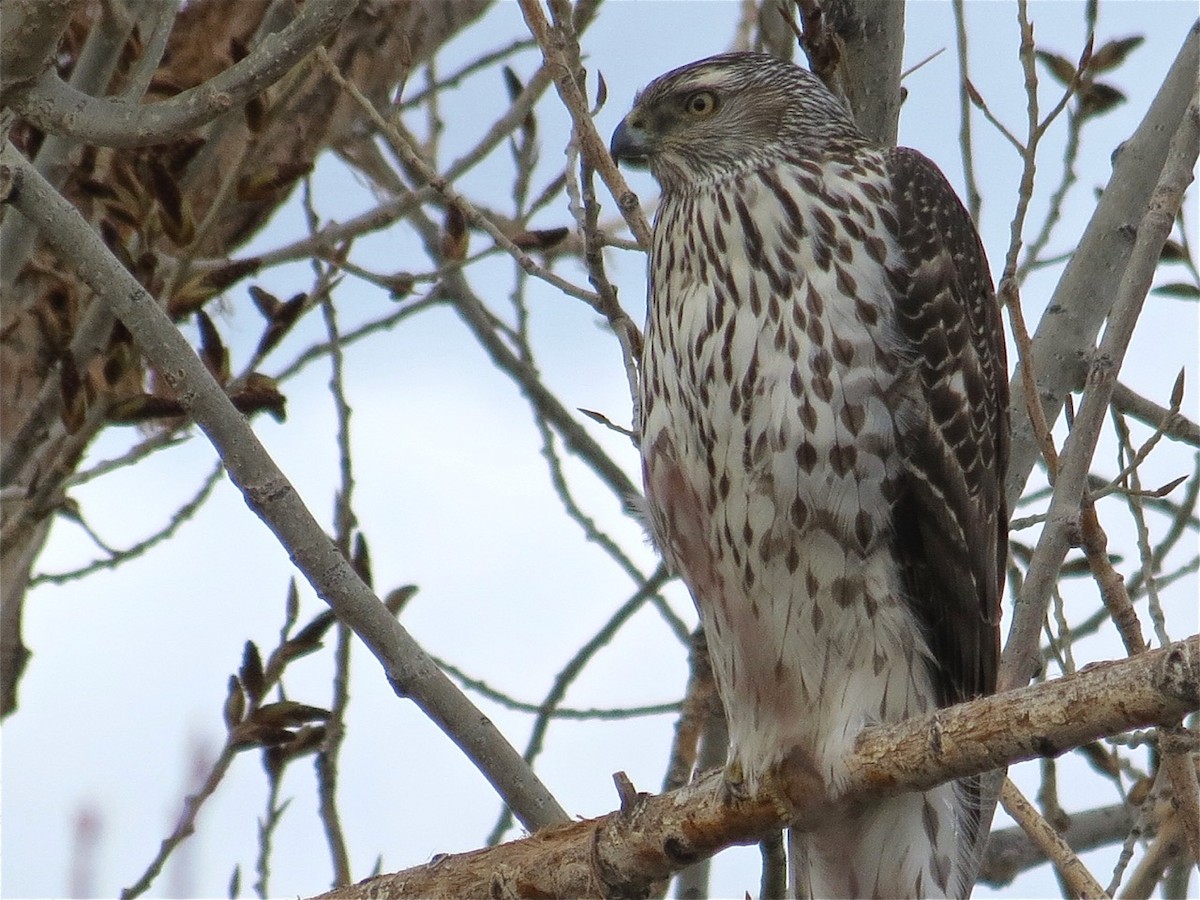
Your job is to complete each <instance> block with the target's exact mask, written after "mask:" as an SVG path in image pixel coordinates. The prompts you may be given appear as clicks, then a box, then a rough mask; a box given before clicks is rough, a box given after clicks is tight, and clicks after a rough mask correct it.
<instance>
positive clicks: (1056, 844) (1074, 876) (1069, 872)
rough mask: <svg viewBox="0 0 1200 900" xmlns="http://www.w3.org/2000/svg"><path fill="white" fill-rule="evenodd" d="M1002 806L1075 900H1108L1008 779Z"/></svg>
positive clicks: (1070, 850) (1001, 795)
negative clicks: (1087, 899)
mask: <svg viewBox="0 0 1200 900" xmlns="http://www.w3.org/2000/svg"><path fill="white" fill-rule="evenodd" d="M1000 802H1001V803H1002V804H1004V809H1005V811H1006V812H1007V813H1008V814H1009V815H1010V816H1012V817H1013V819H1015V820H1016V822H1017V823H1018V824H1019V825H1020V826H1021V827H1022V828H1023V829H1024V830H1025V833H1026V834H1027V835H1029V838H1030V840H1032V841H1033V842H1034V843H1035V844H1037V846H1038V847H1039V848H1040V849H1041V850H1042V852H1043V853H1045V854H1046V857H1047V858H1048V859H1049V860H1050V861H1051V862H1052V863H1054V866H1055V868H1057V869H1058V872H1059V874H1060V875H1061V876H1062V878H1063V880H1064V881H1065V882H1066V884H1067V886H1068V888H1070V890H1071V893H1072V894H1073V895H1074V896H1076V897H1096V898H1099V897H1107V896H1108V894H1106V893H1105V892H1104V888H1102V887H1100V885H1099V884H1097V883H1096V879H1094V878H1092V876H1091V873H1090V872H1088V870H1087V867H1086V866H1084V865H1083V863H1081V862H1080V861H1079V857H1078V856H1076V855H1075V852H1074V851H1073V850H1072V849H1071V847H1070V845H1069V844H1068V843H1067V842H1066V841H1064V840H1063V839H1062V838H1061V837H1060V836H1059V834H1058V832H1057V831H1055V830H1054V829H1053V828H1052V827H1051V826H1050V823H1049V822H1047V821H1046V820H1045V819H1043V818H1042V817H1041V816H1040V815H1038V811H1037V810H1036V809H1035V808H1034V806H1033V804H1032V803H1030V802H1029V801H1028V800H1026V799H1025V797H1024V795H1023V794H1022V793H1021V792H1020V791H1019V790H1017V786H1016V785H1015V784H1013V783H1012V781H1010V780H1009V779H1007V778H1006V779H1005V780H1004V787H1003V788H1001V789H1000Z"/></svg>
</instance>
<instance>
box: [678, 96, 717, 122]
mask: <svg viewBox="0 0 1200 900" xmlns="http://www.w3.org/2000/svg"><path fill="white" fill-rule="evenodd" d="M684 108H685V109H686V110H687V111H688V112H689V113H691V114H692V115H693V116H696V117H698V118H704V117H705V116H711V115H712V114H713V113H714V112H715V111H716V109H717V95H716V94H714V93H713V92H712V91H696V93H694V94H692V95H691V96H690V97H688V98H687V100H685V101H684Z"/></svg>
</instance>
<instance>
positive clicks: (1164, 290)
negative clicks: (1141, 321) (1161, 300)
mask: <svg viewBox="0 0 1200 900" xmlns="http://www.w3.org/2000/svg"><path fill="white" fill-rule="evenodd" d="M1150 293H1152V294H1158V295H1159V296H1162V297H1178V298H1179V299H1180V300H1200V287H1196V285H1194V284H1191V283H1189V282H1186V281H1173V282H1171V283H1170V284H1160V285H1159V286H1158V287H1156V288H1153V289H1151V291H1150Z"/></svg>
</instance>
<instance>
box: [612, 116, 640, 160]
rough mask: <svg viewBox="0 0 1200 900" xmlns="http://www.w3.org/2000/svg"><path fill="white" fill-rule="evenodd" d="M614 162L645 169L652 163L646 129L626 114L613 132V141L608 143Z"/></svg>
mask: <svg viewBox="0 0 1200 900" xmlns="http://www.w3.org/2000/svg"><path fill="white" fill-rule="evenodd" d="M608 152H609V153H611V154H612V158H613V162H615V163H616V164H617V165H620V164H621V163H625V164H626V165H628V166H630V167H631V168H635V169H644V168H646V167H647V166H649V165H650V148H649V145H648V141H647V138H646V131H645V129H644V128H643V127H642V126H641V125H640V124H638V125H633V124H630V122H629V117H628V116H626V117H625V118H624V119H622V120H621V124H620V125H618V126H617V130H616V131H614V132H613V136H612V141H611V142H610V143H609V145H608Z"/></svg>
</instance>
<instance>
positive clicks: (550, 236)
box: [512, 228, 571, 250]
mask: <svg viewBox="0 0 1200 900" xmlns="http://www.w3.org/2000/svg"><path fill="white" fill-rule="evenodd" d="M570 233H571V229H569V228H535V229H532V230H530V231H521V232H518V233H517V234H515V235H513V237H512V242H513V243H514V244H516V245H517V246H518V247H520V248H521V249H522V250H549V249H550V248H552V247H554V246H555V245H556V244H559V243H561V242H562V240H563V239H564V238H565V237H566V236H567V235H568V234H570Z"/></svg>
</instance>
